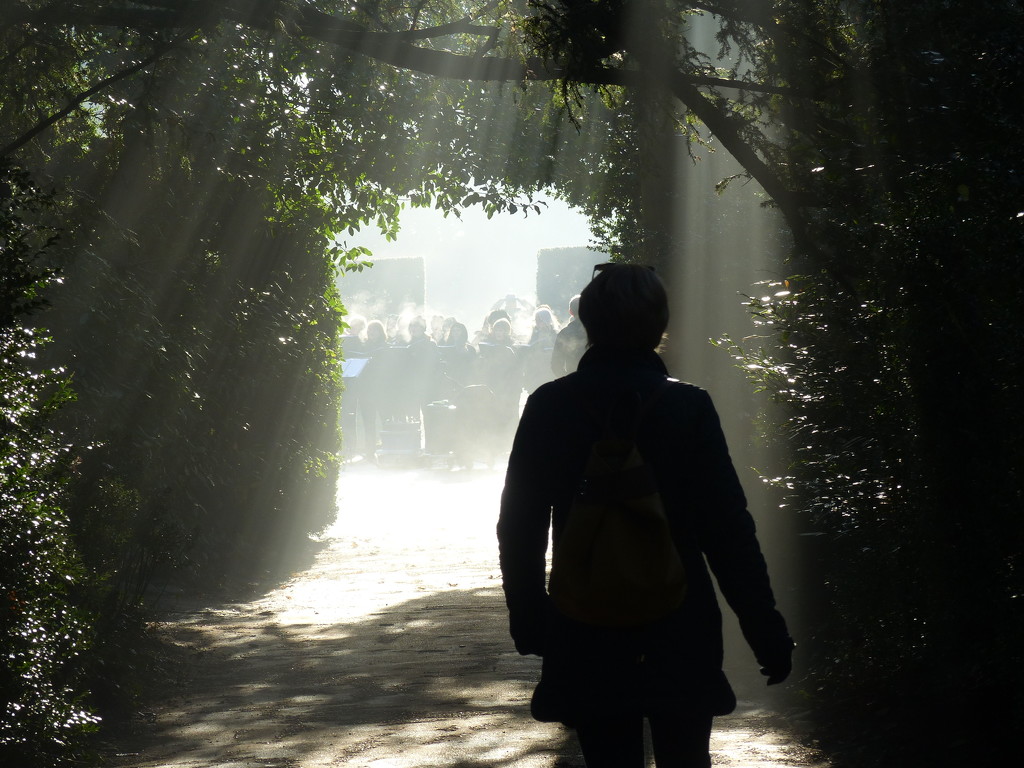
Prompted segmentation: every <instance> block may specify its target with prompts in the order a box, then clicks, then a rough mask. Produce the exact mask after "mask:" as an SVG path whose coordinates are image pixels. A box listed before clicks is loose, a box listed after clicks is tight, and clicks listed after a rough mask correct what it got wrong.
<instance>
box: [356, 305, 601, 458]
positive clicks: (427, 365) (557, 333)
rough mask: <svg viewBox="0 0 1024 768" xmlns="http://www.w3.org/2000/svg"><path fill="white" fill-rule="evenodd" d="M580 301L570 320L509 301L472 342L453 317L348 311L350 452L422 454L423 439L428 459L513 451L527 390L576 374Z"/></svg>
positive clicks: (583, 341) (486, 320)
mask: <svg viewBox="0 0 1024 768" xmlns="http://www.w3.org/2000/svg"><path fill="white" fill-rule="evenodd" d="M577 303H578V297H574V298H573V299H572V300H571V301H570V303H569V307H568V317H567V321H566V322H565V324H562V323H560V322H559V318H558V315H557V313H556V312H555V311H554V310H553V309H552V308H551V307H549V306H546V305H542V306H539V307H536V308H535V309H532V313H530V312H529V311H526V312H524V307H523V305H522V302H519V301H518V300H516V299H515V297H507V299H506V300H504V301H502V302H499V303H498V304H497V305H496V306H495V307H494V308H493V309H492V310H491V311H490V312H489V313H488V314H487V316H486V317H485V318H484V319H483V322H482V323H481V325H480V328H479V329H478V330H477V331H476V332H475V333H474V334H473V335H472V336H470V333H469V330H468V328H467V327H466V325H465V324H464V323H462V322H460V321H459V320H458V319H456V318H455V317H444V316H442V315H434V316H433V317H431V319H430V321H429V322H428V321H427V319H426V318H425V317H423V316H422V315H416V316H413V317H411V318H408V319H407V320H405V321H404V322H403V319H402V318H401V317H400V316H391V317H388V318H387V319H386V320H384V321H381V320H379V319H368V318H366V317H364V316H360V315H350V316H349V318H348V325H349V328H348V331H347V332H346V334H345V335H344V336H343V338H342V344H343V351H344V356H345V371H344V376H345V383H346V396H345V404H346V407H345V414H346V416H347V424H346V425H345V430H346V441H347V443H348V445H349V446H350V451H349V452H350V453H351V454H356V455H362V456H365V457H379V456H380V455H381V453H382V452H383V453H385V454H386V453H387V452H388V451H389V450H391V449H395V450H396V452H403V453H408V452H415V451H417V450H418V449H419V447H420V441H421V440H422V442H423V448H424V449H425V451H426V453H429V454H446V455H447V454H450V455H454V456H456V457H457V458H458V459H460V460H461V462H462V463H463V464H466V465H469V464H470V463H471V462H472V461H474V460H476V459H480V460H484V461H487V462H489V463H490V462H493V461H494V459H495V458H496V457H497V455H498V454H500V453H501V452H502V451H503V450H507V447H508V444H509V442H510V440H511V436H512V434H513V432H514V431H515V426H516V424H517V422H518V417H519V407H520V401H521V398H522V396H523V393H524V392H525V393H527V394H529V393H532V392H533V391H534V390H536V388H537V387H539V386H540V385H541V384H543V383H544V382H546V381H550V380H551V379H553V378H557V377H559V376H564V375H565V374H566V373H570V372H572V371H574V370H575V369H576V363H577V362H578V361H579V358H580V356H581V355H582V354H583V351H584V348H585V346H586V335H585V333H584V332H583V331H582V326H581V325H580V323H579V322H578V321H577V320H576V319H575V311H576V306H577ZM421 430H422V437H421ZM392 441H399V443H400V444H389V443H392Z"/></svg>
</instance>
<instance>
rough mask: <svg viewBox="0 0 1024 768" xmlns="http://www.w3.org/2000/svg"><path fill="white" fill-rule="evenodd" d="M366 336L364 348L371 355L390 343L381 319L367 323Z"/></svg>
mask: <svg viewBox="0 0 1024 768" xmlns="http://www.w3.org/2000/svg"><path fill="white" fill-rule="evenodd" d="M365 336H366V343H365V345H364V348H365V350H366V352H367V354H369V355H373V353H374V352H376V351H377V350H379V349H381V348H383V347H386V346H387V345H388V334H387V331H386V330H384V323H382V322H381V321H380V320H371V321H370V322H369V323H367V324H366V332H365Z"/></svg>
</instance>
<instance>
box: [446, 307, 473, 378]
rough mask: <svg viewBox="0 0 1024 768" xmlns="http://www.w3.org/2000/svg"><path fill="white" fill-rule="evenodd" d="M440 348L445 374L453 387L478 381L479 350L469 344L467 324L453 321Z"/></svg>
mask: <svg viewBox="0 0 1024 768" xmlns="http://www.w3.org/2000/svg"><path fill="white" fill-rule="evenodd" d="M440 350H441V362H442V366H443V369H444V374H445V376H446V377H447V378H448V381H449V382H450V384H451V386H452V388H453V389H455V390H458V389H461V388H462V387H468V386H469V385H470V384H475V383H477V382H476V380H475V377H476V363H477V351H476V350H475V349H473V347H471V346H470V344H469V331H468V330H467V329H466V326H465V325H463V324H462V323H460V322H458V321H455V322H453V323H452V324H451V327H449V329H448V335H447V336H446V337H445V340H444V344H443V345H442V346H441V348H440Z"/></svg>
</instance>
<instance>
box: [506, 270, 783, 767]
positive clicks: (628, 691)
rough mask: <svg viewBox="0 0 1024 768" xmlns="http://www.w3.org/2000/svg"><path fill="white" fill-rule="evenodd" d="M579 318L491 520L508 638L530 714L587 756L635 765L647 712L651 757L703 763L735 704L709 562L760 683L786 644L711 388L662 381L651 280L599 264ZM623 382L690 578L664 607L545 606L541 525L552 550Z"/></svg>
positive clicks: (538, 397)
mask: <svg viewBox="0 0 1024 768" xmlns="http://www.w3.org/2000/svg"><path fill="white" fill-rule="evenodd" d="M579 321H580V322H582V323H583V325H584V327H585V328H586V331H587V336H588V340H589V344H590V346H589V349H588V351H587V352H586V354H585V355H584V356H583V358H582V360H581V361H580V363H579V370H578V372H576V373H572V374H569V375H567V376H564V377H563V378H560V379H557V380H555V381H552V382H549V383H547V384H545V385H543V386H541V387H540V388H539V389H538V390H537V391H536V392H535V393H534V394H533V395H531V396H530V398H529V400H528V401H527V404H526V408H525V411H524V413H523V416H522V420H521V422H520V425H519V430H518V432H517V434H516V437H515V442H514V445H513V448H512V453H511V456H510V457H509V464H508V474H507V476H506V481H505V490H504V493H503V495H502V503H501V515H500V518H499V522H498V539H499V546H500V558H501V570H502V577H503V586H504V589H505V597H506V603H507V606H508V609H509V620H510V629H511V634H512V639H513V641H514V642H515V646H516V649H517V650H518V651H519V652H520V653H521V654H524V655H525V654H537V655H540V656H542V657H543V667H542V674H541V682H540V684H539V685H538V687H537V689H536V691H535V693H534V697H533V702H532V713H533V715H534V717H535V718H537V719H539V720H544V721H560V722H562V723H564V724H566V725H568V726H570V727H573V728H575V729H576V732H577V735H578V736H579V740H580V745H581V748H582V750H583V754H584V757H585V758H586V761H587V765H588V766H589V768H601V767H602V766H608V767H609V768H611V767H614V768H640V767H641V766H643V765H644V764H645V763H644V748H643V719H644V718H647V719H648V721H649V723H650V726H651V733H652V741H653V746H654V755H655V760H656V763H657V765H658V766H659V768H666V767H667V766H673V767H675V768H680V767H684V768H698V767H699V768H707V766H709V765H710V764H711V761H710V755H709V750H708V743H709V738H710V732H711V723H712V718H713V717H714V716H716V715H723V714H727V713H729V712H731V711H732V710H733V708H734V707H735V705H736V698H735V695H734V694H733V691H732V688H731V687H730V685H729V682H728V681H727V680H726V677H725V674H724V673H723V671H722V658H723V648H722V629H721V613H720V611H719V606H718V603H717V599H716V597H715V591H714V588H713V586H712V582H711V575H710V573H709V570H708V565H710V569H711V572H713V573H714V575H715V577H716V579H717V581H718V584H719V586H720V588H721V591H722V593H723V595H724V596H725V598H726V600H727V601H728V603H729V605H730V606H731V607H732V609H733V610H734V611H735V612H736V614H737V616H738V617H739V621H740V626H741V627H742V630H743V634H744V636H745V638H746V640H747V642H748V643H749V644H750V646H751V648H752V649H753V650H754V654H755V656H756V658H757V660H758V662H759V663H760V664H761V666H762V673H763V674H765V675H766V676H767V677H768V684H769V685H771V684H774V683H778V682H781V681H782V680H784V679H785V678H786V677H787V676H788V674H789V672H790V657H791V654H792V648H793V642H792V640H791V639H790V637H789V634H788V632H787V629H786V624H785V621H784V620H783V618H782V616H781V615H780V614H779V612H778V611H777V610H776V608H775V600H774V596H773V594H772V589H771V586H770V583H769V578H768V572H767V568H766V566H765V561H764V558H763V556H762V554H761V550H760V547H759V544H758V541H757V538H756V536H755V531H754V523H753V520H752V518H751V516H750V513H749V512H748V511H747V508H746V499H745V497H744V494H743V490H742V488H741V487H740V483H739V480H738V478H737V476H736V472H735V470H734V468H733V465H732V461H731V459H730V457H729V453H728V450H727V447H726V444H725V438H724V436H723V434H722V430H721V427H720V425H719V421H718V415H717V413H716V411H715V408H714V406H713V404H712V402H711V399H710V397H709V396H708V394H707V392H705V391H704V390H701V389H699V388H697V387H695V386H692V385H689V384H684V383H680V382H675V381H672V380H669V381H672V383H670V384H669V385H668V386H667V387H666V386H665V382H666V380H668V379H667V371H666V369H665V366H664V364H663V363H662V361H661V359H660V357H659V356H658V355H657V354H656V352H655V350H656V348H657V347H658V346H659V344H660V342H661V339H662V337H663V334H664V331H665V328H666V326H667V324H668V303H667V299H666V295H665V291H664V288H663V287H662V285H661V282H660V280H659V279H658V277H657V276H656V275H655V273H654V272H653V271H651V270H649V269H646V268H644V267H637V266H631V265H623V264H614V265H607V266H606V267H604V268H602V269H601V271H600V274H598V275H597V276H596V277H595V279H594V280H593V281H592V282H591V283H590V284H589V285H588V286H587V287H586V288H585V289H584V291H583V293H582V294H581V297H580V302H579ZM659 389H660V390H663V391H661V392H659V393H658V397H657V400H656V401H651V396H652V395H653V394H654V393H655V392H656V391H658V390H659ZM634 393H635V394H634ZM636 396H638V397H639V399H640V400H641V401H643V402H648V401H650V403H651V405H650V409H649V412H648V413H647V414H646V416H645V418H644V419H643V420H642V422H641V423H640V425H639V427H638V430H637V432H636V443H637V446H638V447H639V449H640V452H641V454H642V455H643V457H644V459H645V461H646V463H647V464H649V465H650V467H651V469H652V470H653V472H654V475H655V478H656V480H657V485H658V488H659V490H660V492H661V494H662V497H663V500H664V504H665V509H666V514H667V516H668V519H669V524H670V527H671V531H672V538H673V541H674V543H675V545H676V548H677V549H678V551H679V555H680V557H681V559H682V561H683V565H684V567H685V569H686V573H687V578H688V582H689V587H688V593H687V596H686V599H685V600H684V601H683V604H682V606H681V607H680V608H678V609H677V610H675V611H674V612H673V613H671V614H670V615H669V616H668V617H667V618H664V619H660V620H658V621H656V622H654V623H652V624H649V625H644V626H641V627H638V628H630V629H605V628H600V627H595V626H590V625H587V624H583V623H579V622H575V621H572V620H570V619H569V618H567V617H565V616H563V615H561V614H559V613H558V612H557V611H556V610H555V609H554V608H553V606H552V604H551V602H550V600H549V597H548V595H547V593H546V589H545V575H546V574H545V552H546V548H547V542H548V533H549V529H553V538H554V547H555V557H556V559H557V557H558V541H559V536H560V535H561V533H562V531H563V530H564V527H565V524H566V518H567V514H568V510H569V507H570V503H571V500H572V498H573V496H574V494H575V493H576V492H577V491H578V483H579V478H580V477H581V475H582V473H583V468H584V462H585V460H586V458H587V455H588V453H589V448H590V445H591V444H592V443H593V442H594V440H596V439H597V438H598V437H599V436H600V435H601V434H602V431H603V429H604V428H605V424H604V423H603V422H604V420H605V419H604V417H605V416H606V415H607V414H608V413H609V411H610V408H611V405H612V404H613V403H617V402H620V401H621V400H622V399H623V398H630V397H633V398H635V397H636ZM705 558H706V561H707V565H705Z"/></svg>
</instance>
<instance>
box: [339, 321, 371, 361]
mask: <svg viewBox="0 0 1024 768" xmlns="http://www.w3.org/2000/svg"><path fill="white" fill-rule="evenodd" d="M347 324H348V328H346V329H345V332H344V333H343V334H341V350H342V352H343V353H344V355H345V357H365V353H366V339H365V338H364V336H363V334H364V333H365V332H366V318H365V317H363V316H362V315H349V316H348V319H347Z"/></svg>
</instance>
